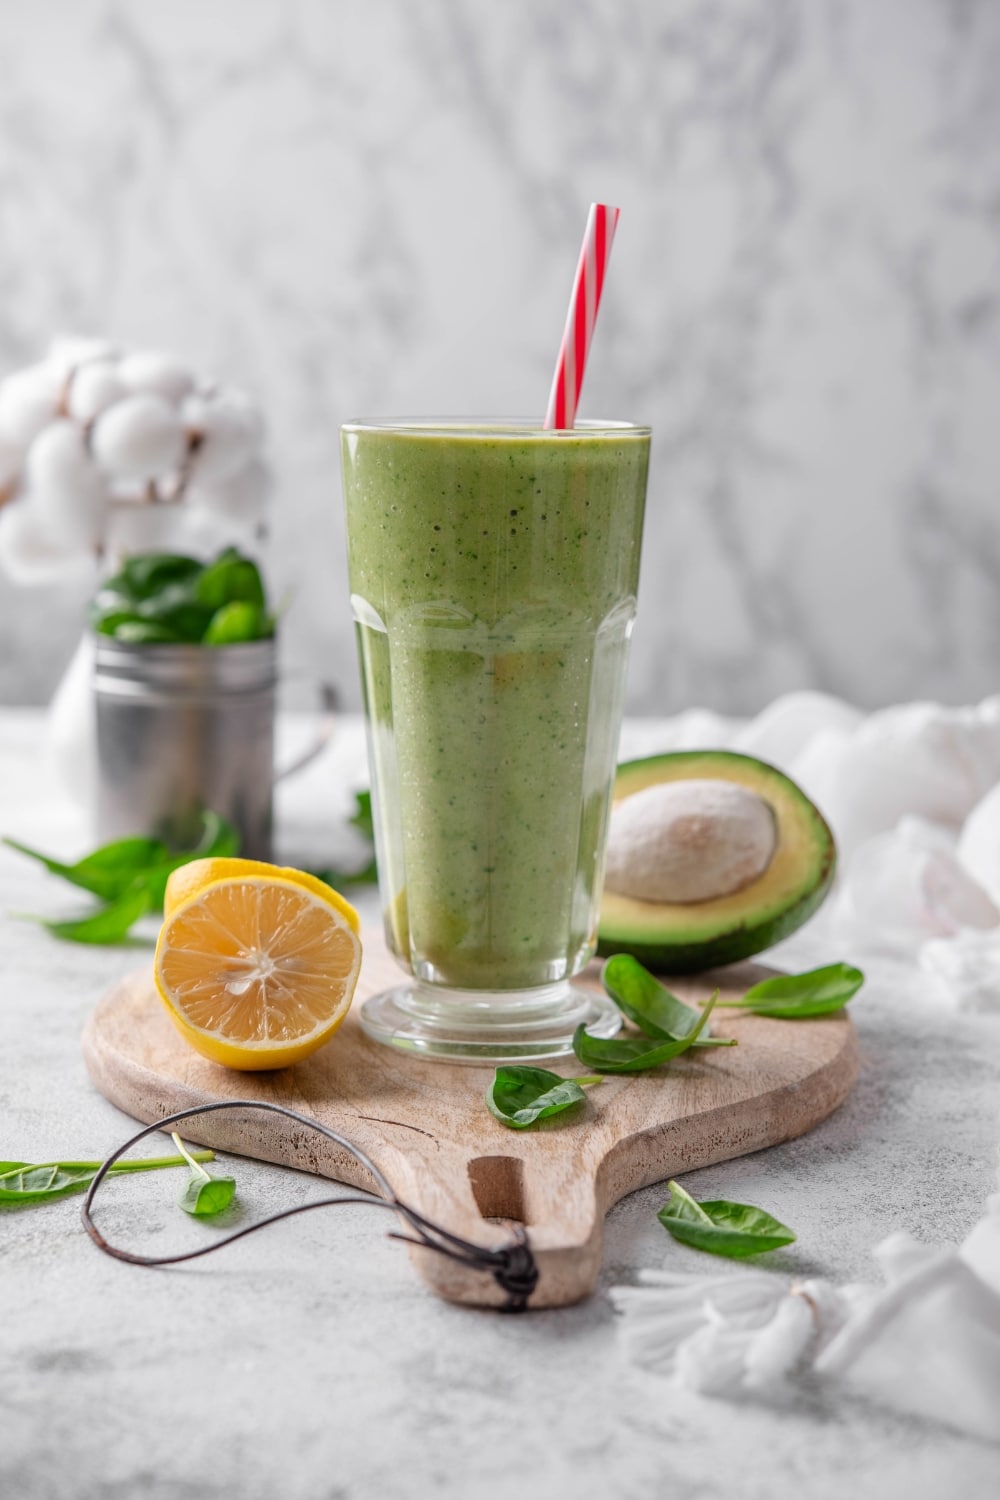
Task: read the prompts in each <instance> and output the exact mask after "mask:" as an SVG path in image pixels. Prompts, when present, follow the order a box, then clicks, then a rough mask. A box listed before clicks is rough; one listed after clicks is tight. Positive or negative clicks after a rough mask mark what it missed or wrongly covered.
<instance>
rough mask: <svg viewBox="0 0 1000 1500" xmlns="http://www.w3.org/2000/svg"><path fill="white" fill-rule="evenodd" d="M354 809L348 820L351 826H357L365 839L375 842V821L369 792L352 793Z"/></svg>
mask: <svg viewBox="0 0 1000 1500" xmlns="http://www.w3.org/2000/svg"><path fill="white" fill-rule="evenodd" d="M354 802H355V809H354V812H353V813H352V815H351V817H349V818H348V820H347V821H348V822H349V823H350V824H351V826H352V827H353V828H357V829H358V831H359V832H360V833H363V834H364V835H365V837H366V838H367V839H370V840H371V842H372V843H373V844H374V842H375V823H374V820H373V818H372V794H371V792H355V793H354Z"/></svg>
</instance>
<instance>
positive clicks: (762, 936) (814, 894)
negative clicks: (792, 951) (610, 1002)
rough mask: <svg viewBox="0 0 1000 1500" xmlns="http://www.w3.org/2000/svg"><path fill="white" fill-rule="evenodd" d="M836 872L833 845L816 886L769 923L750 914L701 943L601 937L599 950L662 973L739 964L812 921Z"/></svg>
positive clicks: (691, 971)
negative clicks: (624, 956) (628, 955)
mask: <svg viewBox="0 0 1000 1500" xmlns="http://www.w3.org/2000/svg"><path fill="white" fill-rule="evenodd" d="M836 873H837V856H836V851H835V850H834V848H833V847H832V845H831V848H830V854H829V859H828V861H827V863H826V867H825V869H824V871H823V874H822V877H821V882H820V884H819V885H818V886H817V887H816V889H815V890H813V891H810V892H809V894H808V895H807V896H803V897H802V899H801V900H800V901H797V902H796V903H795V905H794V906H790V907H788V909H787V910H786V911H784V912H782V913H781V915H780V916H775V917H772V918H771V920H770V921H769V922H756V923H755V922H754V921H753V920H752V918H749V917H748V920H747V921H746V922H743V923H741V924H740V926H739V927H733V928H730V930H729V931H728V932H723V933H720V934H719V936H718V937H715V938H708V939H706V940H705V941H704V942H700V943H672V942H670V941H669V940H668V941H663V942H657V941H656V940H655V939H653V940H651V941H649V942H640V941H635V942H629V943H628V944H625V943H620V942H615V941H607V940H605V939H604V938H600V939H599V941H598V944H597V951H598V953H599V954H600V956H601V957H602V958H610V957H611V955H612V953H631V954H632V955H633V957H634V958H637V959H638V960H639V962H640V963H641V964H645V965H646V968H647V969H653V970H659V972H660V973H662V974H700V973H701V972H702V970H703V969H717V968H721V966H722V965H723V964H735V963H739V962H740V960H741V959H744V958H753V957H754V955H755V954H757V953H763V952H764V950H765V948H773V947H774V945H775V944H776V943H780V942H781V940H782V938H786V937H790V936H791V934H792V933H793V932H795V931H796V930H797V929H798V928H799V927H801V926H802V925H803V923H805V922H808V920H809V918H810V917H811V916H812V915H813V913H814V912H816V911H818V910H819V908H820V907H821V906H822V904H823V902H824V901H825V900H826V896H827V892H828V891H829V889H830V886H831V885H832V884H833V878H834V876H835V875H836Z"/></svg>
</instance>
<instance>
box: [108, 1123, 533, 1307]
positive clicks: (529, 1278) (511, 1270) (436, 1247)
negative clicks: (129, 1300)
mask: <svg viewBox="0 0 1000 1500" xmlns="http://www.w3.org/2000/svg"><path fill="white" fill-rule="evenodd" d="M225 1109H239V1110H243V1111H244V1112H245V1111H247V1110H253V1109H258V1110H264V1111H266V1112H268V1113H270V1114H277V1115H284V1116H285V1117H286V1118H287V1119H290V1120H294V1121H295V1122H296V1124H298V1125H304V1126H305V1127H306V1128H307V1129H308V1130H315V1131H316V1132H317V1133H318V1134H319V1135H323V1136H326V1138H327V1140H331V1141H333V1142H334V1143H335V1144H336V1145H338V1146H340V1147H341V1148H342V1149H343V1150H344V1151H346V1152H347V1153H348V1155H350V1156H353V1157H354V1160H355V1161H356V1162H358V1163H359V1164H360V1165H361V1166H363V1167H364V1168H365V1170H366V1171H367V1172H370V1173H371V1175H372V1177H373V1178H374V1179H375V1182H376V1183H377V1184H378V1187H379V1190H380V1192H381V1194H382V1196H381V1197H379V1196H378V1195H377V1194H375V1193H367V1192H361V1193H351V1194H343V1195H341V1196H339V1197H337V1198H320V1199H315V1200H314V1201H313V1202H311V1203H300V1204H298V1205H297V1206H296V1207H294V1208H286V1209H283V1210H282V1211H281V1212H280V1213H276V1214H271V1215H269V1217H268V1218H266V1219H261V1220H259V1222H258V1223H256V1224H248V1225H247V1226H246V1228H244V1229H236V1230H234V1231H233V1232H232V1233H231V1234H227V1235H224V1236H223V1237H222V1238H221V1239H218V1240H215V1241H214V1242H213V1243H212V1244H210V1245H202V1246H201V1247H200V1248H199V1249H197V1250H185V1251H181V1252H180V1253H179V1254H176V1255H137V1254H136V1253H135V1252H133V1251H131V1250H123V1249H121V1248H120V1247H119V1246H117V1245H111V1244H109V1243H108V1241H107V1240H106V1239H105V1237H104V1235H103V1234H102V1233H101V1231H100V1230H99V1229H98V1228H97V1225H96V1224H95V1223H94V1220H93V1213H92V1209H93V1204H94V1199H95V1197H96V1196H97V1191H98V1189H99V1187H100V1186H101V1183H102V1182H103V1181H104V1179H105V1178H106V1177H107V1175H108V1173H109V1171H110V1170H111V1168H112V1167H113V1166H114V1165H115V1163H116V1162H117V1161H119V1160H120V1159H121V1158H122V1157H123V1156H124V1155H125V1153H126V1152H127V1151H131V1149H132V1147H133V1146H137V1145H138V1144H139V1142H140V1141H142V1140H145V1138H146V1137H147V1136H149V1135H153V1134H154V1133H155V1132H157V1131H161V1130H164V1129H165V1128H166V1127H167V1126H169V1125H177V1124H179V1123H180V1122H181V1121H182V1120H189V1119H192V1118H193V1117H194V1116H195V1115H210V1114H215V1113H217V1112H218V1111H219V1110H225ZM341 1203H356V1204H361V1205H366V1206H369V1207H372V1208H388V1209H390V1210H392V1211H393V1212H394V1213H397V1214H399V1215H400V1217H401V1218H402V1219H404V1220H405V1222H406V1223H407V1225H408V1226H409V1228H410V1229H411V1230H412V1231H413V1233H412V1234H399V1233H397V1232H391V1233H390V1238H391V1239H397V1240H403V1241H405V1242H406V1243H407V1244H410V1245H419V1246H420V1247H421V1248H422V1249H424V1250H433V1251H434V1252H435V1253H436V1254H438V1255H445V1256H447V1257H448V1258H449V1259H450V1260H454V1261H457V1262H458V1263H459V1264H460V1265H464V1266H468V1267H469V1269H470V1270H473V1271H483V1272H487V1273H489V1274H490V1275H492V1277H493V1279H494V1281H496V1283H497V1285H498V1286H499V1287H500V1288H501V1290H503V1291H504V1292H506V1294H507V1303H506V1306H505V1309H504V1310H505V1311H509V1312H521V1311H523V1310H524V1308H525V1307H526V1306H527V1305H528V1299H529V1298H530V1297H531V1294H532V1292H533V1291H534V1290H535V1287H536V1286H537V1285H538V1266H537V1265H536V1263H535V1257H534V1255H533V1254H532V1251H531V1246H530V1245H529V1243H528V1237H527V1234H526V1233H525V1231H524V1229H523V1228H520V1227H519V1228H517V1229H516V1230H515V1232H514V1236H513V1238H512V1239H511V1240H510V1241H509V1242H508V1243H507V1244H505V1245H498V1246H496V1247H493V1248H489V1247H487V1246H485V1245H475V1244H473V1243H472V1242H471V1241H470V1240H464V1239H461V1238H460V1237H459V1236H458V1235H456V1234H452V1233H451V1232H450V1230H447V1229H443V1228H442V1227H441V1226H440V1225H439V1224H435V1223H433V1221H432V1220H430V1219H426V1218H424V1216H423V1214H420V1213H418V1212H417V1211H416V1209H414V1208H410V1207H409V1206H408V1204H406V1203H404V1202H403V1201H402V1199H400V1198H397V1196H396V1194H395V1192H394V1191H393V1189H392V1187H391V1185H390V1184H389V1182H388V1180H387V1179H386V1177H385V1175H384V1174H383V1173H382V1172H381V1171H380V1170H379V1169H378V1167H376V1165H375V1163H374V1162H373V1161H372V1160H371V1159H370V1158H369V1157H368V1156H366V1155H365V1153H364V1152H363V1151H362V1150H361V1149H360V1147H358V1146H355V1145H354V1143H353V1141H349V1140H348V1139H347V1137H346V1136H342V1135H339V1134H338V1133H337V1131H335V1130H331V1129H330V1128H329V1126H327V1125H323V1124H321V1123H320V1121H319V1120H314V1119H311V1118H310V1117H309V1115H303V1114H300V1113H299V1112H298V1110H294V1109H289V1108H288V1107H287V1106H286V1105H284V1104H269V1103H264V1102H262V1101H260V1100H256V1099H225V1100H222V1101H221V1102H219V1103H216V1104H200V1105H195V1106H193V1108H191V1109H181V1110H178V1111H177V1113H176V1114H172V1115H165V1116H164V1117H163V1119H161V1120H157V1121H156V1122H155V1123H154V1124H152V1125H147V1126H146V1127H145V1128H144V1129H142V1130H139V1131H137V1132H136V1134H135V1135H133V1136H132V1137H131V1138H130V1139H129V1140H127V1141H126V1142H125V1143H124V1145H122V1146H119V1147H118V1149H117V1151H114V1152H112V1154H111V1155H110V1156H109V1157H108V1159H107V1160H106V1161H105V1162H103V1163H102V1164H101V1166H100V1168H99V1170H98V1171H97V1174H96V1175H95V1177H94V1180H93V1182H92V1183H91V1184H90V1187H89V1189H88V1191H87V1196H86V1198H85V1199H84V1200H83V1207H82V1208H81V1210H80V1217H81V1218H82V1220H83V1227H84V1228H85V1229H86V1231H87V1233H88V1234H89V1235H90V1238H91V1239H92V1240H93V1242H94V1244H95V1245H96V1246H97V1248H98V1249H99V1250H103V1251H104V1253H105V1254H106V1255H111V1256H113V1257H114V1258H115V1259H116V1260H123V1261H127V1262H128V1263H129V1264H130V1265H134V1266H170V1265H177V1264H178V1263H179V1262H181V1261H185V1260H195V1259H197V1257H198V1256H200V1255H210V1254H212V1252H213V1251H215V1250H221V1249H222V1247H223V1246H224V1245H231V1244H232V1243H233V1242H234V1241H235V1240H241V1239H243V1238H244V1236H246V1235H248V1234H255V1233H256V1232H257V1230H258V1229H266V1228H267V1226H268V1225H269V1224H277V1223H278V1222H279V1220H281V1219H290V1218H292V1217H293V1215H295V1214H301V1213H308V1212H310V1211H311V1210H312V1209H314V1208H334V1207H336V1206H337V1204H341Z"/></svg>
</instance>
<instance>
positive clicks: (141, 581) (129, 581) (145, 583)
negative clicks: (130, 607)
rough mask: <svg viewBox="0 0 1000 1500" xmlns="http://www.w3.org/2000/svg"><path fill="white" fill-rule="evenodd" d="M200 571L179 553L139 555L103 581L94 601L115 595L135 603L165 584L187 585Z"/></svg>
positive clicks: (195, 561)
mask: <svg viewBox="0 0 1000 1500" xmlns="http://www.w3.org/2000/svg"><path fill="white" fill-rule="evenodd" d="M201 571H202V564H201V563H200V562H199V561H198V559H197V558H195V557H187V556H185V555H183V554H182V553H179V552H139V553H136V554H135V556H133V557H130V558H128V559H127V560H126V562H125V564H124V565H123V567H122V569H121V571H120V572H118V573H116V574H115V575H114V577H112V578H107V579H105V581H104V583H103V584H102V585H101V589H100V592H99V594H98V596H97V598H98V601H100V600H101V599H102V598H103V597H105V596H109V597H110V596H117V597H118V598H121V599H128V600H130V601H132V602H133V603H138V602H139V601H140V600H143V599H148V598H149V597H150V596H151V595H152V594H155V593H157V592H158V591H159V590H160V589H162V588H166V587H167V586H168V585H169V584H172V583H186V582H188V581H189V580H190V579H192V578H194V577H195V576H196V575H197V574H198V573H200V572H201Z"/></svg>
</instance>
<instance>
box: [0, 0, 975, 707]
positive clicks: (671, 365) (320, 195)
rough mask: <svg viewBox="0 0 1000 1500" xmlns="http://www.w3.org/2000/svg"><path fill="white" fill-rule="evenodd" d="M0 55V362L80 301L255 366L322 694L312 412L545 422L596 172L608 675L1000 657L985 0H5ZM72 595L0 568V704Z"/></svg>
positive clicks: (347, 679)
mask: <svg viewBox="0 0 1000 1500" xmlns="http://www.w3.org/2000/svg"><path fill="white" fill-rule="evenodd" d="M0 58H2V69H3V85H2V88H0V372H3V371H6V370H8V369H13V368H16V367H17V366H18V365H19V364H22V363H26V362H28V361H30V360H31V359H33V358H35V357H36V356H37V355H38V354H39V352H40V351H41V350H42V349H44V347H45V346H46V345H47V343H48V340H49V338H50V337H51V336H52V334H53V333H55V332H60V331H68V332H99V333H103V332H108V333H110V334H112V335H113V336H114V337H115V338H116V339H118V340H120V341H122V342H123V343H126V344H135V345H139V346H144V345H152V346H160V347H166V348H169V349H172V350H174V351H175V352H177V353H178V354H182V355H184V356H185V357H186V358H190V359H191V360H192V361H193V362H194V363H195V364H196V365H197V366H199V367H204V368H207V369H209V370H213V371H215V372H217V373H218V374H219V375H221V376H224V377H227V378H230V379H232V380H234V381H236V382H238V383H242V384H244V385H245V386H247V387H248V388H250V389H251V390H253V391H254V392H255V393H257V395H258V396H259V397H260V399H261V401H262V402H263V404H264V406H265V409H266V411H267V413H268V416H269V421H270V429H271V434H272V441H271V451H272V456H273V460H274V463H275V466H276V468H277V471H278V475H279V479H280V487H279V494H278V498H277V503H276V506H275V514H274V539H273V544H272V547H271V554H270V567H271V576H272V582H273V585H274V587H275V588H276V589H277V590H278V591H279V592H283V591H284V590H286V589H292V590H294V593H295V600H294V605H293V607H292V608H291V610H290V612H289V614H288V617H287V622H286V628H285V638H284V647H285V653H286V658H287V660H288V662H289V664H290V665H291V666H293V667H294V668H295V669H296V670H297V671H301V672H303V673H305V674H317V675H320V674H321V675H324V676H327V677H332V678H334V679H335V680H336V681H338V682H339V684H340V685H341V687H342V689H343V692H344V696H345V698H346V700H347V701H348V702H350V703H356V702H357V691H356V685H355V668H354V655H353V641H352V635H351V627H350V620H349V611H348V603H347V597H346V586H345V566H344V538H343V527H342V521H341V514H340V496H339V474H338V443H337V425H338V423H339V422H340V421H341V420H342V419H344V418H346V417H349V416H352V415H357V414H364V415H377V414H389V413H392V412H394V411H396V412H398V411H400V410H409V411H413V410H422V411H435V410H436V411H453V412H461V411H466V412H474V411H482V410H490V409H493V410H513V411H521V412H529V413H531V412H534V411H537V412H538V414H539V416H540V415H541V414H542V411H543V409H544V406H545V400H546V396H547V392H548V385H549V380H550V377H551V365H552V361H553V358H554V351H555V348H556V346H557V343H558V339H559V334H560V332H561V328H562V322H563V318H564V315H565V306H566V300H567V296H568V289H569V281H570V278H571V275H572V269H573V265H574V262H575V257H576V252H577V247H578V243H579V237H580V232H581V228H582V224H583V219H584V216H585V212H586V206H587V204H588V203H589V202H590V200H591V199H594V198H601V199H604V200H606V201H610V202H617V203H620V204H621V205H622V210H623V214H622V220H621V225H620V229H619V234H618V239H617V241H616V245H615V254H614V260H613V265H612V276H611V280H610V282H609V286H608V291H607V294H606V299H605V305H604V307H603V309H602V318H601V326H600V328H599V331H598V336H597V340H596V343H595V347H594V353H593V359H592V364H591V370H590V374H589V376H588V385H587V389H586V391H585V395H584V401H583V405H582V407H581V415H601V416H628V417H631V418H634V419H640V420H646V421H649V422H650V423H652V425H653V427H654V432H655V437H654V447H655V456H654V467H653V472H652V476H651V488H650V497H649V498H650V504H649V521H648V530H647V535H646V543H645V558H644V574H643V586H642V597H641V601H640V616H639V625H638V628H637V631H636V636H635V643H634V652H633V662H632V672H631V683H630V698H629V705H630V708H631V709H632V711H633V712H649V713H661V714H664V713H671V712H674V711H676V710H678V709H680V708H682V707H686V706H689V705H692V704H695V703H701V704H706V705H708V706H711V707H715V708H719V709H722V710H726V711H731V712H750V711H753V710H755V709H757V708H759V707H760V706H761V705H762V704H763V703H765V702H766V701H767V700H769V699H770V698H771V697H773V696H774V695H775V694H776V693H778V692H780V691H783V690H786V689H790V688H794V687H803V686H813V687H819V688H825V689H828V690H831V691H833V692H836V693H839V694H842V695H844V696H846V697H848V698H850V699H853V700H854V701H856V702H858V703H859V704H862V705H869V706H873V705H877V704H880V703H884V702H888V701H892V700H897V699H903V698H910V697H915V696H933V697H937V698H942V699H944V700H947V701H951V702H957V701H962V700H969V699H974V698H977V697H979V696H981V695H983V694H985V693H987V692H990V691H993V690H995V688H996V686H997V673H998V663H1000V506H998V504H997V499H998V489H1000V484H998V470H1000V270H998V252H1000V88H998V86H997V79H998V77H1000V5H998V4H997V3H995V0H658V3H657V0H506V3H505V4H503V5H486V4H484V3H482V0H357V3H356V0H197V3H196V0H171V3H170V4H167V3H146V4H135V3H126V0H118V3H113V0H0ZM85 592H86V590H85V587H84V586H83V585H82V584H78V585H74V586H72V587H65V586H64V587H61V588H58V589H56V588H51V589H50V588H46V589H36V590H18V589H15V588H14V587H13V586H12V585H11V584H10V583H9V582H7V581H6V580H0V701H6V702H31V701H43V700H44V699H45V698H46V697H47V695H48V694H49V693H50V691H51V689H52V686H53V684H54V682H55V681H56V679H57V677H58V675H59V672H60V670H61V667H62V665H63V664H64V662H65V659H66V658H67V657H68V655H69V653H70V652H71V650H72V646H73V643H74V640H75V638H76V636H77V634H78V631H79V618H80V607H81V603H82V600H83V598H84V596H85Z"/></svg>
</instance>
